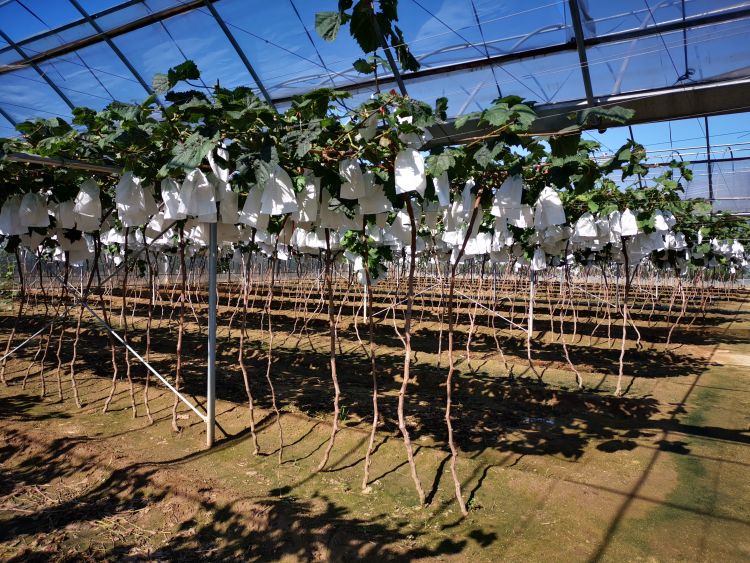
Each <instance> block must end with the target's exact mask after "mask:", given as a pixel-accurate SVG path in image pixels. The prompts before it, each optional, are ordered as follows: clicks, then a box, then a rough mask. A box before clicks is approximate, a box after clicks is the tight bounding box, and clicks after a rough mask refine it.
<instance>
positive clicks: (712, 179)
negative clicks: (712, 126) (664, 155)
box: [703, 116, 714, 207]
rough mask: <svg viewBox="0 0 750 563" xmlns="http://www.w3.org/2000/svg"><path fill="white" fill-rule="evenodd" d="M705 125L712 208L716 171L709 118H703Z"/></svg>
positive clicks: (709, 191) (709, 198) (709, 195)
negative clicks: (713, 164)
mask: <svg viewBox="0 0 750 563" xmlns="http://www.w3.org/2000/svg"><path fill="white" fill-rule="evenodd" d="M703 123H704V124H705V126H706V169H707V172H708V201H710V202H711V207H713V205H714V171H713V166H712V164H711V134H710V133H709V130H708V117H707V116H704V117H703Z"/></svg>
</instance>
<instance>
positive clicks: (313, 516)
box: [0, 300, 750, 562]
mask: <svg viewBox="0 0 750 563" xmlns="http://www.w3.org/2000/svg"><path fill="white" fill-rule="evenodd" d="M312 308H313V306H312V305H311V309H312ZM116 312H117V311H115V313H116ZM201 313H202V311H200V310H199V311H198V313H197V319H198V320H199V321H200V322H201V323H203V321H204V317H203V316H202V315H201ZM230 314H231V312H230V311H229V310H228V309H227V310H225V311H223V312H222V314H221V322H222V323H223V326H225V327H226V326H227V324H228V322H229V318H230ZM298 314H299V313H298V312H294V311H289V310H287V311H277V312H276V313H275V314H274V323H275V325H276V330H277V331H278V333H277V336H276V339H275V344H274V346H275V348H276V350H275V355H274V362H273V369H272V372H271V376H272V378H273V381H274V383H275V385H276V392H277V395H278V396H279V400H280V406H281V407H282V420H281V422H282V427H283V433H284V449H283V457H282V459H281V462H279V456H278V454H279V452H278V430H277V428H276V425H275V419H274V416H273V411H272V410H271V409H270V401H269V398H268V388H267V385H266V384H265V367H266V355H265V346H266V340H267V337H266V336H265V335H264V334H263V333H261V332H260V331H258V327H259V326H260V316H259V314H258V312H257V311H256V312H255V313H254V316H252V318H251V322H250V324H251V326H252V330H251V331H250V334H249V338H250V342H249V344H248V352H249V354H250V358H249V360H248V367H249V370H250V375H251V385H252V389H253V392H254V395H255V397H256V399H257V403H258V405H257V408H256V420H257V429H258V440H259V444H260V449H261V454H260V455H255V456H254V455H253V454H252V443H251V439H250V433H249V429H248V420H249V415H248V408H247V403H246V401H245V399H244V393H245V392H244V385H243V382H242V375H241V373H240V370H239V368H238V367H237V365H236V353H237V338H236V337H237V332H236V330H235V332H232V333H230V332H229V331H228V330H224V332H221V331H220V349H219V381H218V392H219V397H220V399H221V400H220V401H219V402H218V405H217V412H218V425H219V431H218V438H219V440H218V444H217V445H216V446H215V447H214V448H213V449H211V450H205V449H204V448H203V444H204V441H205V431H204V425H203V423H202V422H201V421H200V420H199V419H198V417H197V416H195V415H194V414H188V413H189V411H188V410H187V409H186V408H184V407H182V406H181V407H180V409H179V412H180V419H179V423H180V426H181V428H182V429H181V432H179V433H178V434H175V433H173V431H172V429H171V409H172V396H171V395H170V394H169V393H168V392H167V391H166V390H165V388H164V387H163V386H162V385H161V384H158V382H153V381H152V384H151V392H150V397H151V401H150V404H151V412H152V415H153V417H154V419H155V423H154V424H153V425H148V423H147V420H146V417H145V416H144V409H143V405H142V393H143V386H142V383H143V375H144V370H143V367H142V366H141V365H140V364H137V363H134V364H133V368H132V371H133V375H134V377H135V379H136V382H137V383H136V398H137V400H138V412H137V414H138V416H137V417H136V418H133V413H132V410H131V407H130V396H129V393H128V388H127V385H126V384H125V383H122V382H120V384H119V386H118V388H117V392H116V394H115V398H114V401H113V403H112V405H111V406H110V409H109V412H107V413H106V414H103V413H102V412H101V411H102V407H103V404H104V400H105V398H106V397H107V395H108V393H109V389H110V382H109V379H110V377H111V374H112V371H111V369H112V368H111V365H110V364H109V358H110V355H109V348H108V344H107V340H106V338H104V337H103V336H102V333H101V331H100V330H99V329H97V328H96V326H95V325H94V324H92V323H91V322H88V321H87V323H85V331H84V333H83V335H82V341H81V344H80V347H79V363H78V364H77V372H78V375H77V379H78V383H79V388H80V392H81V398H82V401H83V408H81V409H77V408H76V407H75V405H74V403H73V401H72V398H71V390H70V381H69V372H68V369H67V367H65V369H63V371H62V388H63V393H64V402H62V403H60V402H58V396H57V382H56V379H55V377H54V371H55V370H54V363H55V362H51V361H50V360H48V366H47V367H46V370H47V375H46V381H45V383H46V393H47V397H46V398H45V399H42V398H40V394H41V386H40V385H41V380H40V378H39V375H38V372H39V369H38V368H39V366H38V364H36V366H35V367H33V369H31V370H30V371H29V377H28V382H27V385H26V387H25V389H24V388H23V385H22V381H23V379H24V376H25V375H26V374H27V368H28V366H29V363H30V361H31V359H32V358H33V356H34V353H35V352H36V349H37V346H36V344H32V345H31V346H30V347H29V348H28V349H26V350H25V351H24V352H23V353H21V354H20V355H18V356H17V357H14V359H13V360H11V361H9V363H8V366H7V371H6V376H7V377H8V379H9V382H10V386H8V387H4V386H0V419H2V424H1V425H0V559H1V560H3V561H50V560H55V561H57V560H61V561H67V560H70V561H81V560H102V559H108V560H123V559H125V560H128V559H130V560H165V561H166V560H179V561H192V560H196V561H197V560H201V561H204V560H282V561H309V560H314V561H328V560H333V561H351V560H354V559H366V560H412V559H424V560H473V561H524V562H525V561H717V560H719V561H748V560H750V480H748V475H749V474H750V472H749V471H748V468H749V467H750V371H748V366H749V365H750V303H749V302H748V301H747V300H742V301H728V302H722V303H721V304H720V305H717V307H716V308H715V310H713V311H712V312H711V313H710V314H709V315H708V316H707V319H706V322H704V323H703V324H700V323H699V324H697V325H696V326H694V327H691V328H690V329H689V330H688V329H684V330H679V329H678V330H676V331H675V334H674V335H673V344H672V345H671V346H670V349H669V350H665V346H664V344H663V342H664V340H665V338H664V334H663V332H664V331H663V330H662V331H661V332H658V331H657V328H658V326H656V325H658V323H656V325H655V323H653V322H651V323H649V322H647V321H646V319H645V314H644V315H643V317H644V318H642V319H640V320H639V319H638V317H637V315H636V320H637V322H638V323H639V326H640V327H641V330H642V336H643V339H644V342H643V343H644V347H643V349H640V350H638V349H636V348H635V343H634V342H633V341H630V340H629V341H628V351H627V355H626V371H625V373H626V375H627V377H626V381H625V383H626V388H627V393H626V395H625V396H624V397H622V398H616V397H614V396H613V394H612V390H613V389H614V381H615V378H616V377H615V376H616V373H617V357H618V355H619V349H618V345H619V341H617V342H615V343H612V342H608V341H607V339H606V338H603V339H602V338H601V335H602V333H603V332H605V331H603V329H600V330H599V332H600V337H598V338H595V339H594V340H593V341H592V342H591V345H589V338H588V336H586V337H584V338H582V339H581V340H580V341H579V342H576V343H571V344H570V348H571V357H572V359H573V361H574V363H575V364H576V365H577V366H578V367H579V369H580V370H581V373H582V375H583V377H584V381H585V384H586V388H585V389H584V390H582V391H578V390H576V389H575V385H574V379H573V375H572V373H571V371H570V370H569V369H568V367H567V364H566V362H565V361H564V357H563V356H562V351H561V348H560V343H559V341H558V340H557V339H556V338H554V337H553V336H554V335H552V334H544V330H545V328H544V323H546V322H547V321H544V320H540V321H539V325H540V326H539V330H540V331H541V332H540V333H539V334H537V339H538V341H537V342H536V343H535V346H534V350H533V355H534V359H535V363H537V367H538V369H539V370H540V371H543V378H544V383H538V382H537V381H536V378H535V377H534V376H533V375H530V374H529V373H528V366H527V365H525V363H524V362H525V349H524V348H523V345H524V342H523V339H522V335H520V334H519V333H518V332H516V333H515V334H512V333H507V332H504V333H503V334H502V340H501V345H502V348H503V350H504V354H505V359H504V360H503V358H502V357H500V356H499V354H498V353H497V351H496V344H495V342H494V340H493V336H492V333H491V332H490V331H489V330H488V328H487V327H486V326H483V327H482V328H481V329H480V330H478V333H477V335H475V337H474V340H473V343H472V345H471V357H470V359H469V360H468V361H467V358H466V351H465V345H466V342H465V338H463V337H462V338H461V339H459V342H458V343H457V346H456V349H457V351H458V356H459V365H458V372H459V373H458V381H457V390H456V391H455V394H456V403H457V404H456V406H455V409H456V410H455V414H456V420H455V430H456V433H457V440H458V445H459V447H460V457H459V461H458V465H457V470H458V474H459V476H460V478H461V481H462V484H463V490H464V496H465V498H466V499H467V501H468V506H469V509H470V510H469V515H468V517H465V518H462V517H461V514H460V512H459V510H458V507H457V505H456V503H455V500H454V496H453V494H454V491H453V483H452V481H451V476H450V469H449V465H450V464H449V461H450V456H449V453H448V448H447V445H446V435H445V426H444V421H443V416H444V394H445V387H444V377H445V355H444V353H443V356H442V358H441V361H442V366H441V367H440V368H438V366H437V363H438V355H437V341H438V339H439V328H438V326H437V325H436V323H435V322H434V320H430V319H429V318H428V319H426V320H423V321H422V322H417V323H416V326H415V338H414V346H415V365H414V374H415V376H416V380H415V383H414V386H413V387H412V390H411V393H410V397H409V400H408V401H407V406H406V412H407V414H408V415H409V418H408V422H409V426H410V429H411V431H412V434H413V441H414V444H415V449H416V463H417V469H418V473H419V477H420V479H421V480H422V484H423V486H424V488H425V492H426V493H427V500H428V505H427V506H426V507H425V508H419V507H417V496H416V493H415V491H414V487H413V484H412V481H411V477H410V473H409V467H408V465H407V463H406V457H405V453H404V447H403V442H402V440H401V437H400V435H399V434H398V429H397V426H396V422H395V418H396V394H397V390H398V386H399V385H400V382H401V378H400V367H401V365H402V361H403V348H402V347H401V344H400V341H399V340H398V337H397V335H396V334H395V332H394V331H393V325H392V323H390V321H388V322H380V323H379V325H378V330H377V338H376V340H377V355H378V358H379V359H378V365H379V367H380V374H379V377H380V380H381V386H382V392H383V395H384V396H383V399H382V402H381V409H382V412H383V415H384V418H385V420H384V422H383V424H382V425H381V427H380V428H379V433H378V436H377V440H376V444H377V448H376V451H375V453H374V456H373V462H372V469H371V483H370V490H369V491H368V492H367V493H363V492H362V491H361V481H362V471H363V458H364V454H365V450H366V446H367V440H368V437H369V435H368V425H369V422H370V417H371V402H370V401H371V399H370V396H369V392H370V373H369V362H368V361H367V360H366V358H365V357H364V356H363V352H362V347H361V346H360V344H359V343H358V342H357V339H356V333H355V331H354V327H353V323H352V322H351V312H350V311H345V312H344V318H345V322H344V323H343V324H342V327H341V338H342V346H341V352H342V354H341V357H340V364H339V370H340V372H341V386H342V416H341V423H342V425H343V430H342V432H341V433H340V434H339V437H338V438H337V442H336V445H335V447H334V450H333V453H332V456H331V460H330V463H329V465H328V468H327V469H325V470H324V471H322V472H320V473H315V472H314V469H315V467H316V466H317V464H318V463H319V461H320V459H321V456H322V454H323V450H324V449H325V444H326V442H327V439H328V436H329V433H330V423H331V420H330V418H331V414H330V413H331V400H332V387H331V384H330V380H329V372H328V368H327V355H326V354H327V343H328V340H327V336H326V334H325V329H326V328H325V324H324V322H323V320H324V317H320V319H317V321H319V322H317V323H316V322H313V323H311V324H310V327H311V329H312V330H311V332H310V335H309V337H308V336H307V335H305V336H304V337H302V336H301V335H298V334H295V335H294V336H289V333H290V332H291V331H292V328H293V327H292V323H293V322H294V318H295V315H298ZM346 314H349V318H348V320H346ZM540 314H542V315H543V310H542V311H541V312H540ZM3 315H4V322H3V324H2V327H3V328H2V335H3V336H2V342H5V339H6V335H7V334H8V331H9V326H11V319H12V317H13V312H12V310H9V304H6V306H5V309H4V310H3ZM134 318H136V319H138V318H141V316H140V313H139V314H138V315H136V317H134ZM541 318H542V319H543V317H541ZM141 320H142V319H141ZM89 321H90V319H89ZM35 322H36V323H37V324H35ZM234 322H235V323H236V322H237V320H236V319H235V321H234ZM462 322H463V321H462ZM482 322H483V323H484V321H482ZM37 325H38V321H35V320H34V319H33V315H31V316H29V320H28V322H26V323H22V325H21V327H20V333H21V334H27V335H28V334H31V333H32V332H33V331H34V330H35V329H36V327H37ZM485 325H486V323H485ZM136 326H137V323H136ZM234 326H235V328H236V326H237V325H236V324H235V325H234ZM358 329H359V331H360V335H361V336H362V338H366V332H367V331H366V328H365V327H364V325H362V324H361V323H360V324H359V327H358ZM68 330H69V332H70V334H71V335H72V330H73V328H72V327H69V329H68ZM233 330H234V329H233ZM461 330H462V332H463V333H465V331H466V327H465V326H463V328H462V329H461ZM579 331H580V332H582V333H583V334H587V333H586V327H585V326H584V328H582V329H581V328H579ZM588 331H589V332H591V327H589V328H588ZM298 332H299V331H298ZM153 334H154V352H153V357H152V359H153V361H154V365H155V366H156V367H157V369H159V370H160V371H162V372H164V373H170V372H171V370H172V369H173V362H174V358H173V350H174V341H175V333H174V329H173V326H168V325H167V323H166V322H165V323H163V324H162V325H160V326H157V327H155V329H154V332H153ZM617 335H619V329H618V330H617V331H616V332H614V336H613V338H614V339H615V340H616V337H617ZM132 336H133V345H134V346H135V347H136V348H138V349H143V335H142V334H139V333H137V331H135V330H134V332H133V335H132ZM605 336H606V335H605ZM230 337H231V338H230ZM610 344H614V345H613V346H612V347H610ZM443 346H444V344H443ZM68 348H70V345H69V344H66V346H65V349H68ZM186 350H187V354H188V355H189V356H190V357H191V358H192V360H191V362H190V363H189V365H188V370H187V374H186V379H187V392H188V394H189V396H190V397H191V399H192V400H194V401H196V403H198V404H199V405H200V404H202V403H203V401H204V396H203V385H204V378H203V370H204V369H205V363H204V361H203V359H202V358H203V357H204V355H205V332H204V331H202V330H199V329H198V328H196V326H193V327H192V329H191V332H190V333H189V334H188V339H187V342H186ZM121 354H122V352H121V351H120V350H119V349H118V358H119V359H120V361H123V360H122V358H120V356H121ZM50 357H51V356H50ZM506 362H507V363H508V364H509V366H510V367H513V372H514V376H513V377H508V369H506V367H505V363H506ZM122 367H123V366H122V365H121V370H122Z"/></svg>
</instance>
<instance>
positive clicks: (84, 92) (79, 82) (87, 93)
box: [39, 43, 146, 109]
mask: <svg viewBox="0 0 750 563" xmlns="http://www.w3.org/2000/svg"><path fill="white" fill-rule="evenodd" d="M39 66H40V68H41V69H42V70H43V71H44V72H45V73H46V74H47V76H48V77H49V78H50V79H52V80H53V81H54V82H55V84H57V86H58V87H59V88H60V89H62V90H63V92H64V93H65V94H66V95H67V96H68V97H69V98H70V99H71V101H72V102H73V103H74V104H76V105H81V106H87V107H91V108H94V109H100V108H102V107H104V106H105V105H107V104H108V103H109V102H111V101H113V100H119V101H123V102H140V101H141V100H143V98H144V97H145V96H146V93H145V91H144V89H143V87H141V85H140V84H139V83H138V81H137V80H136V79H135V78H134V77H133V75H132V74H131V73H130V71H129V70H128V69H127V67H126V66H125V64H124V63H123V62H122V61H121V60H120V59H119V58H118V57H117V56H116V55H115V53H114V52H113V51H112V49H110V47H109V46H108V45H107V44H106V43H97V44H95V45H91V46H90V47H86V48H84V49H81V50H80V51H76V52H75V53H69V54H67V55H64V56H62V57H58V58H55V59H52V60H50V61H47V62H44V63H41V64H40V65H39Z"/></svg>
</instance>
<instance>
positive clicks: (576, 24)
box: [570, 0, 594, 106]
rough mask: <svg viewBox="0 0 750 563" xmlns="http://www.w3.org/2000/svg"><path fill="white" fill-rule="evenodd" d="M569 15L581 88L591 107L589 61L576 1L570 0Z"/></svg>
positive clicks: (592, 94) (592, 101) (592, 102)
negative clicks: (581, 79) (581, 82)
mask: <svg viewBox="0 0 750 563" xmlns="http://www.w3.org/2000/svg"><path fill="white" fill-rule="evenodd" d="M570 15H571V17H572V19H573V31H574V33H575V40H576V50H577V51H578V62H579V63H580V65H581V78H583V87H584V89H585V91H586V101H587V102H588V104H589V106H593V105H594V91H593V88H592V87H591V73H590V72H589V61H588V57H587V55H586V44H585V43H584V40H585V37H584V35H583V25H582V24H581V12H580V10H579V7H578V0H570Z"/></svg>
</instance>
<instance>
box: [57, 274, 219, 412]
mask: <svg viewBox="0 0 750 563" xmlns="http://www.w3.org/2000/svg"><path fill="white" fill-rule="evenodd" d="M53 275H54V276H55V277H56V278H57V279H58V280H59V281H61V282H62V283H63V284H65V285H67V286H68V287H69V288H70V289H72V290H73V291H75V292H76V293H77V294H78V295H79V296H80V304H81V306H82V307H85V308H86V310H87V311H88V312H89V313H91V314H92V315H93V316H94V318H95V319H96V320H97V321H98V322H99V324H101V325H102V326H103V327H104V328H105V329H106V330H107V332H109V333H110V334H111V335H112V336H113V337H114V338H115V339H116V340H117V341H118V342H119V343H120V344H122V345H123V346H124V347H125V348H126V349H127V350H128V351H129V352H130V353H131V354H133V356H135V357H136V358H137V359H138V361H140V362H141V363H142V364H143V365H144V366H146V369H147V370H148V371H150V372H151V373H153V374H154V375H155V376H156V377H157V378H159V380H160V381H161V382H162V383H164V385H165V386H166V387H167V389H169V390H170V391H171V392H172V393H174V394H175V395H176V396H177V398H178V399H180V400H181V401H182V402H183V403H185V405H187V407H188V408H189V409H190V410H192V411H193V412H194V413H195V414H196V415H197V416H198V417H199V418H200V419H201V420H202V421H203V422H206V421H207V418H208V417H207V416H206V415H205V414H203V413H202V412H200V411H199V410H198V409H197V408H196V407H195V405H193V403H191V402H190V401H189V400H188V399H187V398H186V397H185V396H184V395H183V394H182V393H180V392H179V391H178V390H177V389H175V388H174V386H173V385H172V384H171V383H170V382H169V381H167V379H166V378H165V377H164V376H163V375H161V374H160V373H159V372H158V371H156V369H154V367H153V366H152V365H151V364H149V363H148V362H147V361H146V360H145V359H144V358H143V356H141V355H140V354H139V353H138V352H137V351H136V350H135V349H134V348H133V347H132V346H131V345H130V344H128V343H127V342H126V341H125V340H124V339H123V338H122V337H121V336H120V335H119V334H117V332H116V331H115V329H113V328H112V327H111V326H110V325H109V324H108V323H107V322H106V321H105V320H104V319H102V318H101V317H100V316H99V315H97V314H96V312H95V311H94V310H93V309H92V308H91V306H90V305H89V304H88V303H87V302H86V299H85V297H84V295H83V294H82V293H81V292H80V291H79V290H78V288H76V287H75V286H73V285H70V284H69V283H68V282H66V281H65V280H64V279H62V278H61V277H60V276H59V275H58V274H56V273H53Z"/></svg>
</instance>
